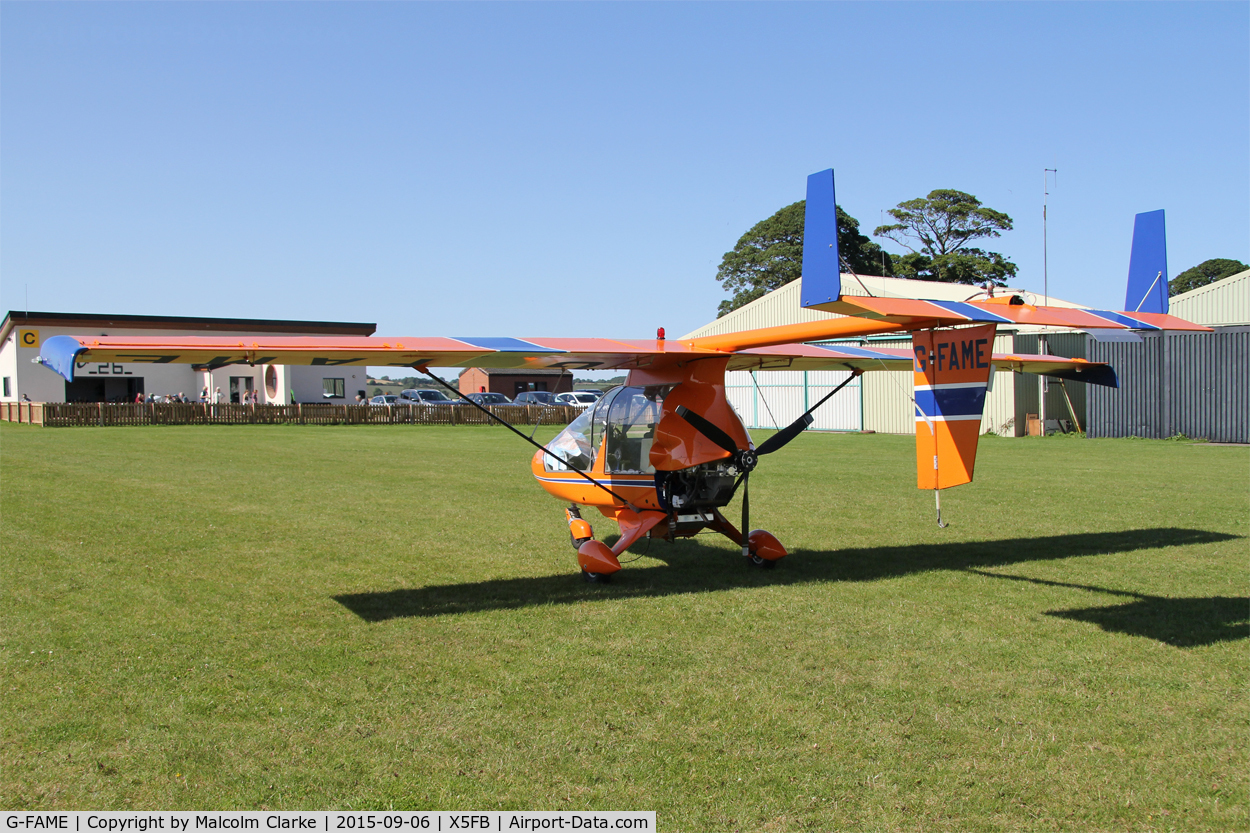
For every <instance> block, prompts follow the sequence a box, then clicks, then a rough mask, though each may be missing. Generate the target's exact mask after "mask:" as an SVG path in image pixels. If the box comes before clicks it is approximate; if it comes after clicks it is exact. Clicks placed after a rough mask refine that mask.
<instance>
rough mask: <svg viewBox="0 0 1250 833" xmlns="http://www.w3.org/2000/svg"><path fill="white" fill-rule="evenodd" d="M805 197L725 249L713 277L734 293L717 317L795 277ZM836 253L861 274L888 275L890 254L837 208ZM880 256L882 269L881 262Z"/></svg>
mask: <svg viewBox="0 0 1250 833" xmlns="http://www.w3.org/2000/svg"><path fill="white" fill-rule="evenodd" d="M806 207H807V201H806V200H799V201H798V202H796V203H793V204H791V205H787V206H786V207H785V208H783V209H781V210H780V211H778V212H777V213H775V214H773V216H771V217H769V218H768V219H767V220H761V221H760V222H758V223H756V224H755V225H754V226H752V227H751V228H750V230H749V231H747V233H746V234H744V235H742V236H741V237H740V238H738V242H737V244H736V245H735V246H734V247H733V250H732V251H728V252H725V256H724V257H722V258H721V262H720V268H719V269H718V270H717V271H716V280H718V281H720V283H721V284H722V285H723V286H724V288H725V290H726V291H728V292H732V293H734V295H733V297H732V298H730V299H729V300H727V301H721V303H720V308H719V310H718V311H717V317H718V318H719V317H721V316H722V315H724V314H725V313H727V312H731V311H732V310H736V309H738V307H741V306H745V305H746V304H749V303H750V302H751V301H754V300H755V299H756V298H760V297H762V296H763V295H765V294H766V293H769V292H772V291H773V290H774V289H777V288H778V287H781V286H785V285H786V284H788V283H790V282H791V281H793V280H796V279H798V278H799V276H800V275H801V273H802V269H803V212H804V210H805V209H806ZM837 217H838V253H839V254H840V255H841V256H842V259H843V260H844V266H848V267H849V268H850V269H851V271H853V272H856V273H859V274H864V275H880V274H883V273H884V274H887V275H888V274H890V273H891V272H890V268H891V265H890V256H889V255H887V254H885V252H883V251H882V249H881V247H880V246H878V245H877V244H876V243H874V242H872V241H871V240H869V239H868V238H867V237H865V236H864V235H862V234H860V232H859V220H856V219H855V218H854V217H852V216H851V215H850V214H847V213H846V212H845V211H843V210H842V206H837ZM883 256H884V264H885V265H884V269H883V267H882V260H883Z"/></svg>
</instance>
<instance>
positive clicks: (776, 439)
mask: <svg viewBox="0 0 1250 833" xmlns="http://www.w3.org/2000/svg"><path fill="white" fill-rule="evenodd" d="M814 421H815V420H813V419H812V415H811V414H803V416H801V417H799V418H798V419H796V420H795V421H794V422H792V423H790V424H789V425H787V426H786V427H785V428H782V429H781V430H780V431H778V432H777V433H776V434H773V435H772V436H771V437H769V438H768V439H766V440H764V442H763V443H761V444H760V447H759V448H757V449H755V453H756V454H772V453H773V452H774V451H776V450H777V449H779V448H781V447H782V446H784V445H785V444H786V443H788V442H790V440H792V439H794V438H795V437H797V436H798V435H799V434H802V433H803V429H804V428H806V427H807V426H809V425H811V424H812V423H813V422H814Z"/></svg>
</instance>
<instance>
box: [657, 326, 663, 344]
mask: <svg viewBox="0 0 1250 833" xmlns="http://www.w3.org/2000/svg"><path fill="white" fill-rule="evenodd" d="M655 337H656V338H657V339H658V340H660V341H663V340H664V328H663V327H660V328H659V329H658V330H656V331H655Z"/></svg>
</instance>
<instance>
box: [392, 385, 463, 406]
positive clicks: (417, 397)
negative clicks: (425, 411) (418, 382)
mask: <svg viewBox="0 0 1250 833" xmlns="http://www.w3.org/2000/svg"><path fill="white" fill-rule="evenodd" d="M455 402H456V400H454V399H452V398H451V397H450V396H448V395H447V394H445V393H443V392H442V391H441V390H431V389H429V388H417V389H416V390H401V391H400V392H399V404H400V405H453V404H455Z"/></svg>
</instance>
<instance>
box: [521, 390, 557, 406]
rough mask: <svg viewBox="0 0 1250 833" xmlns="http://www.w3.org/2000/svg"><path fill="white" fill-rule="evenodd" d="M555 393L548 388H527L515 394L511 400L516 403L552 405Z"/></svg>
mask: <svg viewBox="0 0 1250 833" xmlns="http://www.w3.org/2000/svg"><path fill="white" fill-rule="evenodd" d="M555 399H556V395H555V394H554V393H552V392H551V391H549V390H527V391H522V392H521V393H518V394H517V395H516V399H513V400H512V401H513V402H515V403H516V404H517V405H554V404H556V403H555Z"/></svg>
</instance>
